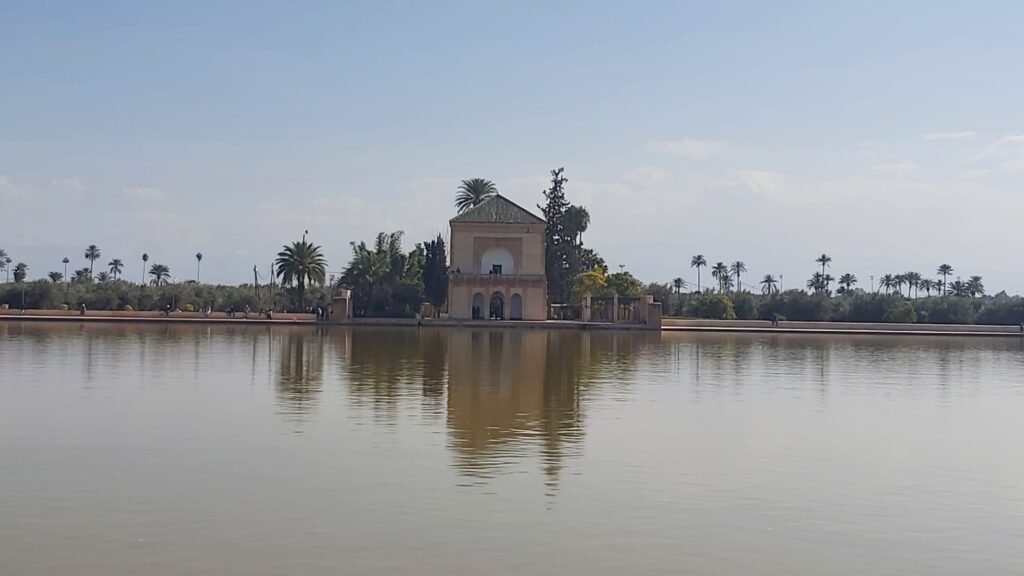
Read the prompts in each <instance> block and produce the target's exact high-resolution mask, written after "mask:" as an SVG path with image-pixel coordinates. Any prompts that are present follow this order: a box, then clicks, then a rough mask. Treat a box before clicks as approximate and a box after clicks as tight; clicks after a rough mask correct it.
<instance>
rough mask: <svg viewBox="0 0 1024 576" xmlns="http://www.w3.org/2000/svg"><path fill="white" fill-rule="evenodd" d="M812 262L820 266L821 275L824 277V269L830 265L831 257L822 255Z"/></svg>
mask: <svg viewBox="0 0 1024 576" xmlns="http://www.w3.org/2000/svg"><path fill="white" fill-rule="evenodd" d="M814 261H815V262H817V263H818V264H821V275H822V276H825V268H826V267H828V266H830V265H831V264H832V257H831V256H829V255H828V254H822V255H821V256H818V257H817V258H815V259H814Z"/></svg>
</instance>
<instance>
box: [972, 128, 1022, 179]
mask: <svg viewBox="0 0 1024 576" xmlns="http://www.w3.org/2000/svg"><path fill="white" fill-rule="evenodd" d="M967 162H969V163H976V162H981V163H993V164H995V166H994V168H995V169H998V170H1000V171H1003V172H1014V171H1017V170H1024V134H1009V135H1006V136H1003V137H1002V138H1000V139H999V140H996V141H995V142H993V143H992V144H989V145H988V147H987V148H985V149H984V150H982V151H981V152H979V153H977V154H975V155H973V156H971V157H969V158H967Z"/></svg>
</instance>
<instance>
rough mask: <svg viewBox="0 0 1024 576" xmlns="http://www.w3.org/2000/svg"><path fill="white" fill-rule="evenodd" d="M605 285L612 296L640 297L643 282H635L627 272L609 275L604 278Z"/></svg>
mask: <svg viewBox="0 0 1024 576" xmlns="http://www.w3.org/2000/svg"><path fill="white" fill-rule="evenodd" d="M605 285H606V286H608V288H609V290H611V292H612V293H613V294H617V295H619V296H620V297H625V296H640V292H641V291H642V290H643V287H644V284H643V282H641V281H639V280H637V279H636V278H635V277H634V276H633V275H632V274H630V273H629V272H616V273H614V274H609V275H608V276H607V277H606V278H605Z"/></svg>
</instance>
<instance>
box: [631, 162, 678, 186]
mask: <svg viewBox="0 0 1024 576" xmlns="http://www.w3.org/2000/svg"><path fill="white" fill-rule="evenodd" d="M668 176H669V175H668V172H666V171H664V170H662V169H661V168H658V167H657V166H640V167H638V168H636V169H635V170H633V171H631V172H630V173H629V174H628V175H627V176H626V179H627V180H629V181H630V182H634V183H636V184H638V185H640V186H660V185H662V184H664V183H665V181H666V180H668Z"/></svg>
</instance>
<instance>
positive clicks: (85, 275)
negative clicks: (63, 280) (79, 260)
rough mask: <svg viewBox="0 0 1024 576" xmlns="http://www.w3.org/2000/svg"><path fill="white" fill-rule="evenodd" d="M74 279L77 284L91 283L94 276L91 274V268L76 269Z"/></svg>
mask: <svg viewBox="0 0 1024 576" xmlns="http://www.w3.org/2000/svg"><path fill="white" fill-rule="evenodd" d="M73 281H74V283H75V284H89V283H90V282H92V276H91V275H90V274H89V269H88V268H79V269H78V270H75V278H74V280H73Z"/></svg>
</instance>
